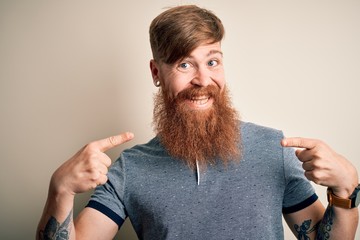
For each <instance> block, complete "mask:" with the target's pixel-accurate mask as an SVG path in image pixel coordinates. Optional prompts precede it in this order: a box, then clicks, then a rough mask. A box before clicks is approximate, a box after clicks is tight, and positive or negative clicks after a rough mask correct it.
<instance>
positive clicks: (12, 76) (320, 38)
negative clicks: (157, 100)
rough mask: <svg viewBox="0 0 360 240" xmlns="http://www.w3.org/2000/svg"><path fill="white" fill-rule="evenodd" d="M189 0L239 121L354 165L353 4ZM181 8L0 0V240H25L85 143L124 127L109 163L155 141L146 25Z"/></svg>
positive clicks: (356, 34) (359, 22)
mask: <svg viewBox="0 0 360 240" xmlns="http://www.w3.org/2000/svg"><path fill="white" fill-rule="evenodd" d="M192 2H193V3H197V4H198V5H200V6H203V7H207V8H210V9H212V10H213V11H214V12H215V13H216V14H217V15H218V16H219V17H220V18H221V19H222V20H223V22H224V24H225V27H226V31H227V34H226V39H225V41H224V43H223V50H224V54H225V61H226V71H227V72H226V73H227V80H228V84H229V86H230V89H231V92H232V99H233V102H234V104H235V106H236V108H237V109H238V110H239V111H240V112H241V114H242V117H243V119H244V120H246V121H252V122H255V123H259V124H263V125H267V126H271V127H274V128H278V129H282V130H284V132H285V134H286V135H288V136H304V137H314V138H320V139H323V140H325V141H326V142H327V143H328V144H330V145H331V146H332V147H333V148H334V149H336V150H337V151H338V152H340V153H342V154H343V155H345V156H347V158H348V159H350V160H351V161H352V162H353V163H354V164H355V165H356V167H357V169H360V158H359V156H360V148H359V140H358V139H359V134H360V127H359V122H360V108H359V103H360V95H359V90H360V83H359V80H360V79H359V78H360V57H359V56H360V44H359V43H360V14H359V13H360V1H355V0H353V1H350V0H345V1H340V0H339V1H331V0H327V1H310V0H305V1H285V0H282V1H245V0H234V1H218V0H216V1H215V0H203V1H200V0H199V1H192ZM180 3H190V1H171V0H161V1H143V2H142V3H141V4H140V3H138V1H126V2H125V1H26V0H23V1H19V0H8V1H6V0H5V1H4V0H1V1H0V110H1V118H0V123H1V124H0V131H1V143H0V152H1V168H0V188H1V193H0V221H1V222H0V238H1V239H33V238H34V236H35V228H36V225H37V222H38V220H39V218H40V214H41V212H42V207H43V205H44V202H45V199H46V195H47V187H48V182H49V179H50V177H51V174H52V172H53V171H54V170H55V169H56V168H57V167H58V166H59V165H60V164H61V163H62V162H64V161H65V160H66V159H68V158H69V157H70V156H72V155H73V154H74V153H75V152H76V151H77V150H78V149H79V148H80V147H82V146H83V145H84V144H86V143H87V142H89V141H92V140H96V139H99V138H103V137H107V136H110V135H113V134H117V133H119V132H123V131H133V132H134V133H135V135H136V138H135V139H134V141H132V142H131V143H128V144H126V145H124V146H122V147H119V148H117V149H115V150H112V151H110V152H109V155H110V156H111V157H112V158H113V159H115V158H116V157H117V156H118V154H119V152H120V151H121V150H122V149H123V148H124V147H130V146H132V145H134V144H137V143H143V142H145V141H147V140H148V139H149V138H150V137H152V136H153V133H152V127H151V121H152V97H153V93H154V92H155V90H156V89H155V87H154V86H153V85H152V79H151V75H150V72H149V67H148V66H149V60H150V58H151V55H150V49H149V43H148V26H149V24H150V21H151V20H152V19H153V18H154V17H155V16H156V15H157V14H158V13H160V12H161V11H162V10H163V7H166V6H174V5H177V4H180ZM254 174H255V173H254ZM317 189H318V193H319V195H320V197H321V200H322V201H323V202H324V203H326V198H325V188H323V187H317ZM87 198H88V194H81V195H79V196H78V197H77V201H76V212H78V211H79V210H80V209H81V208H82V207H83V206H84V204H86V201H87ZM127 226H128V225H127ZM128 229H129V228H125V229H123V230H122V231H121V233H120V234H119V235H121V236H124V238H122V239H125V238H126V239H135V238H134V237H133V236H134V235H133V233H131V231H130V230H128ZM285 231H286V239H294V237H293V236H291V235H288V234H289V233H288V229H287V228H285ZM125 236H126V237H125ZM358 236H360V235H358ZM358 239H360V238H358Z"/></svg>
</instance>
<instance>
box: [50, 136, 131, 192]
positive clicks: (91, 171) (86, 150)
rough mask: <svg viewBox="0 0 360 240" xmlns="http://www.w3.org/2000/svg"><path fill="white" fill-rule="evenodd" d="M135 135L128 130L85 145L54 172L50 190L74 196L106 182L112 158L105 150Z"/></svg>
mask: <svg viewBox="0 0 360 240" xmlns="http://www.w3.org/2000/svg"><path fill="white" fill-rule="evenodd" d="M133 137H134V135H133V134H132V133H129V132H127V133H123V134H120V135H116V136H112V137H108V138H105V139H102V140H98V141H94V142H91V143H89V144H87V145H85V146H84V147H83V148H82V149H81V150H80V151H79V152H77V153H76V154H75V155H74V156H73V157H72V158H70V159H69V160H68V161H66V162H65V163H64V164H63V165H61V166H60V167H59V168H58V169H57V170H56V171H55V172H54V174H53V176H52V178H51V182H50V189H49V190H50V192H52V193H54V194H56V195H58V194H60V195H67V196H71V195H72V196H74V195H75V194H76V193H83V192H86V191H88V190H91V189H94V188H95V187H96V186H98V185H101V184H105V183H106V181H107V179H108V178H107V176H106V174H107V172H108V168H109V167H110V165H111V159H110V158H109V157H108V156H107V155H106V154H105V153H104V152H105V151H107V150H109V149H111V148H113V147H116V146H118V145H120V144H122V143H125V142H127V141H130V140H131V139H132V138H133Z"/></svg>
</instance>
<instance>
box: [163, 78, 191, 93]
mask: <svg viewBox="0 0 360 240" xmlns="http://www.w3.org/2000/svg"><path fill="white" fill-rule="evenodd" d="M190 82H191V78H190V77H188V76H186V75H181V74H171V75H169V77H168V78H167V79H166V80H165V90H166V91H167V92H168V94H169V95H170V96H171V97H176V96H177V95H178V94H179V92H181V91H182V90H184V89H186V88H187V87H188V86H189V83H190Z"/></svg>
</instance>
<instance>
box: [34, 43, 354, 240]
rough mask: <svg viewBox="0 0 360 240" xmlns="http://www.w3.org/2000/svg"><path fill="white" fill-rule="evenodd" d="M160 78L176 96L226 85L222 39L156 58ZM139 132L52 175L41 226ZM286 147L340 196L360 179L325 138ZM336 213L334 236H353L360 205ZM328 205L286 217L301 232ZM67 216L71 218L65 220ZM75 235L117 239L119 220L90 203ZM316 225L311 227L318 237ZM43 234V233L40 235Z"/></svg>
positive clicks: (100, 145) (95, 148)
mask: <svg viewBox="0 0 360 240" xmlns="http://www.w3.org/2000/svg"><path fill="white" fill-rule="evenodd" d="M150 69H151V73H152V77H153V80H154V82H156V81H160V84H161V87H163V88H165V89H166V91H168V92H169V93H170V95H171V96H173V97H175V96H177V94H178V93H179V92H180V91H182V90H183V89H186V88H188V87H190V86H194V85H195V86H199V87H203V86H207V85H209V84H212V85H216V86H218V87H219V89H220V90H223V89H224V86H225V77H224V68H223V55H222V52H221V45H220V43H214V44H203V45H200V46H199V47H197V48H196V49H195V50H194V51H193V52H191V54H190V55H189V56H187V57H186V58H184V59H181V61H179V62H177V63H176V64H172V65H167V64H164V63H157V62H156V61H154V60H151V61H150ZM212 104H213V99H211V98H209V97H208V96H197V97H196V98H194V99H189V100H187V106H188V107H189V108H190V109H192V110H198V111H202V110H206V109H209V108H211V107H212ZM132 138H133V134H131V133H124V134H120V135H117V136H113V137H110V138H106V139H103V140H99V141H95V142H92V143H90V144H88V145H86V146H85V147H84V148H82V149H81V150H80V151H79V152H78V153H77V154H75V155H74V156H73V157H72V158H70V159H69V160H68V161H66V162H65V163H64V164H63V165H62V166H60V167H59V168H58V169H57V170H56V171H55V173H54V174H53V176H52V180H51V182H50V186H49V195H48V199H47V203H46V205H45V208H44V212H43V215H42V218H41V220H40V222H39V226H38V232H39V231H40V230H44V229H45V226H46V225H47V223H48V222H49V219H50V218H51V216H52V217H53V218H55V219H56V221H57V222H59V223H60V224H61V223H63V222H64V221H65V220H66V219H67V218H68V217H69V216H72V209H73V207H74V197H75V195H76V194H77V193H82V192H86V191H88V190H91V189H93V188H95V187H96V186H97V185H99V184H104V183H105V182H106V181H107V176H106V174H107V171H108V167H109V166H110V164H111V160H110V158H109V157H108V156H107V155H106V154H105V153H104V152H105V151H107V150H109V149H110V148H113V147H115V146H118V145H120V144H122V143H124V142H126V141H129V140H131V139H132ZM281 144H282V146H283V147H296V148H298V149H299V150H297V152H296V153H297V157H298V158H299V161H301V162H302V164H303V168H304V170H305V176H306V177H307V178H308V179H309V180H311V181H313V182H315V183H317V184H320V185H323V186H329V187H331V188H332V189H333V191H334V193H335V194H337V195H338V196H341V197H344V198H347V197H349V196H350V195H351V193H352V191H353V190H354V188H355V187H356V186H357V183H358V176H357V172H356V169H355V168H354V166H353V165H352V164H351V163H350V162H349V161H348V160H347V159H345V158H344V157H342V156H341V155H339V154H337V153H336V152H334V151H333V150H332V149H331V148H330V147H329V146H327V145H326V144H325V143H323V142H321V141H319V140H313V139H305V138H288V139H284V140H283V141H282V142H281ZM333 209H334V213H335V217H334V218H333V222H334V223H333V225H332V230H331V238H332V239H353V238H354V235H355V231H356V227H357V221H358V210H357V208H355V209H350V210H349V209H341V208H338V207H333ZM324 211H325V210H324V207H323V205H322V204H321V202H320V201H319V200H317V201H316V202H315V203H313V204H312V205H310V206H308V207H307V208H305V209H302V210H300V211H298V212H295V213H291V214H287V215H284V217H285V219H286V222H287V223H288V225H289V227H290V228H291V230H292V231H293V232H294V234H295V235H297V234H298V232H297V230H296V228H295V227H294V226H295V225H298V226H300V225H301V224H303V223H304V221H306V220H311V227H313V226H314V225H315V224H316V223H317V222H318V221H320V220H321V219H322V218H323V215H324ZM65 222H66V221H65ZM67 230H68V232H70V239H113V238H114V236H115V234H116V232H117V231H118V226H117V225H116V224H115V222H113V221H112V220H111V219H109V218H108V217H107V216H105V215H104V214H102V213H100V212H99V211H97V210H94V209H92V208H85V209H84V210H83V211H82V212H81V213H80V214H79V216H78V217H77V218H76V219H75V220H74V222H72V221H71V223H70V224H69V225H68V226H67ZM315 234H316V231H314V232H312V233H309V234H308V236H309V237H310V239H315ZM37 237H38V236H37Z"/></svg>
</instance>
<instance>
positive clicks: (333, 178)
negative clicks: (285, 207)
mask: <svg viewBox="0 0 360 240" xmlns="http://www.w3.org/2000/svg"><path fill="white" fill-rule="evenodd" d="M281 144H282V146H284V147H296V148H301V149H297V150H296V155H297V157H298V159H299V160H300V161H301V162H302V167H303V169H304V170H305V176H306V177H307V178H308V179H309V180H311V181H313V182H314V183H316V184H320V185H322V186H327V187H330V188H331V189H332V190H333V192H334V194H336V195H337V196H339V197H342V198H349V197H350V195H351V194H352V192H353V191H354V189H355V187H356V186H357V185H358V174H357V171H356V169H355V167H354V166H353V165H352V164H351V163H350V162H349V161H348V160H347V159H345V158H344V157H343V156H341V155H339V154H337V153H336V152H334V151H333V150H332V149H331V148H330V147H329V146H327V145H326V144H325V143H323V142H321V141H319V140H313V139H305V138H289V139H284V140H283V141H282V142H281ZM284 217H285V220H286V221H287V223H288V225H289V226H290V228H291V230H292V231H293V232H294V234H295V235H297V236H298V239H310V238H306V237H311V239H354V237H355V233H356V229H357V225H358V218H359V216H358V209H357V208H353V209H344V208H340V207H337V206H328V207H327V209H326V211H325V212H324V207H323V206H322V204H321V203H320V202H319V201H317V202H315V203H314V204H312V205H311V206H309V207H307V208H305V209H303V210H301V211H298V212H295V213H292V214H288V215H285V216H284ZM310 230H311V231H310ZM299 236H300V237H299ZM315 236H316V237H315ZM301 237H303V238H301Z"/></svg>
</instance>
